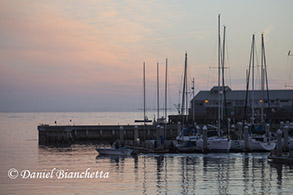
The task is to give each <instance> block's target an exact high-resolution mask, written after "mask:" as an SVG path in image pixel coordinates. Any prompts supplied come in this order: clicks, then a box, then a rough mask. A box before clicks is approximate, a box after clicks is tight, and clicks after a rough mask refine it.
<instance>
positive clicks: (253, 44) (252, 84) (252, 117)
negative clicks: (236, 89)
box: [251, 34, 255, 124]
mask: <svg viewBox="0 0 293 195" xmlns="http://www.w3.org/2000/svg"><path fill="white" fill-rule="evenodd" d="M252 46H253V47H252V73H251V74H252V75H251V79H252V81H251V99H252V100H251V124H254V104H255V100H254V99H255V98H254V54H255V51H254V50H255V35H254V34H253V35H252Z"/></svg>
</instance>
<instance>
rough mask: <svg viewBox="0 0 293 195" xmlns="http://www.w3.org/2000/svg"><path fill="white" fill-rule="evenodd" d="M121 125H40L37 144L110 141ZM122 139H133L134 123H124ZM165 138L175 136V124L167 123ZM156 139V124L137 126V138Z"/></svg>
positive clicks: (116, 135) (117, 135)
mask: <svg viewBox="0 0 293 195" xmlns="http://www.w3.org/2000/svg"><path fill="white" fill-rule="evenodd" d="M120 127H121V125H115V126H113V125H97V126H95V125H82V126H76V125H74V126H57V125H52V126H50V125H40V126H38V131H39V145H44V146H70V145H72V144H99V143H110V144H111V143H112V142H114V141H115V140H117V139H119V137H120ZM123 128H124V139H125V140H133V139H134V125H125V126H123ZM166 129H167V132H166V135H167V140H170V139H175V137H176V136H177V125H167V126H166ZM145 131H146V139H156V126H153V125H146V126H145V127H144V126H143V125H139V126H138V138H139V139H141V140H143V139H144V132H145Z"/></svg>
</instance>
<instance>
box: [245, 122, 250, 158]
mask: <svg viewBox="0 0 293 195" xmlns="http://www.w3.org/2000/svg"><path fill="white" fill-rule="evenodd" d="M244 150H245V152H248V151H249V143H248V126H245V127H244Z"/></svg>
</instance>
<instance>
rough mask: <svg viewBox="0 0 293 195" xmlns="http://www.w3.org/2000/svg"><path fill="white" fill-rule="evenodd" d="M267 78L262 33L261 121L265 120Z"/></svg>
mask: <svg viewBox="0 0 293 195" xmlns="http://www.w3.org/2000/svg"><path fill="white" fill-rule="evenodd" d="M264 85H265V79H264V38H263V34H261V122H262V123H263V122H264V116H263V115H264V90H265V86H264Z"/></svg>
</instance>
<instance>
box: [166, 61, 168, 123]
mask: <svg viewBox="0 0 293 195" xmlns="http://www.w3.org/2000/svg"><path fill="white" fill-rule="evenodd" d="M167 83H168V58H166V73H165V122H166V123H167V117H168V116H167V105H168V104H167V100H168V99H167V92H168V91H167V90H168V89H167V87H168V86H167Z"/></svg>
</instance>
